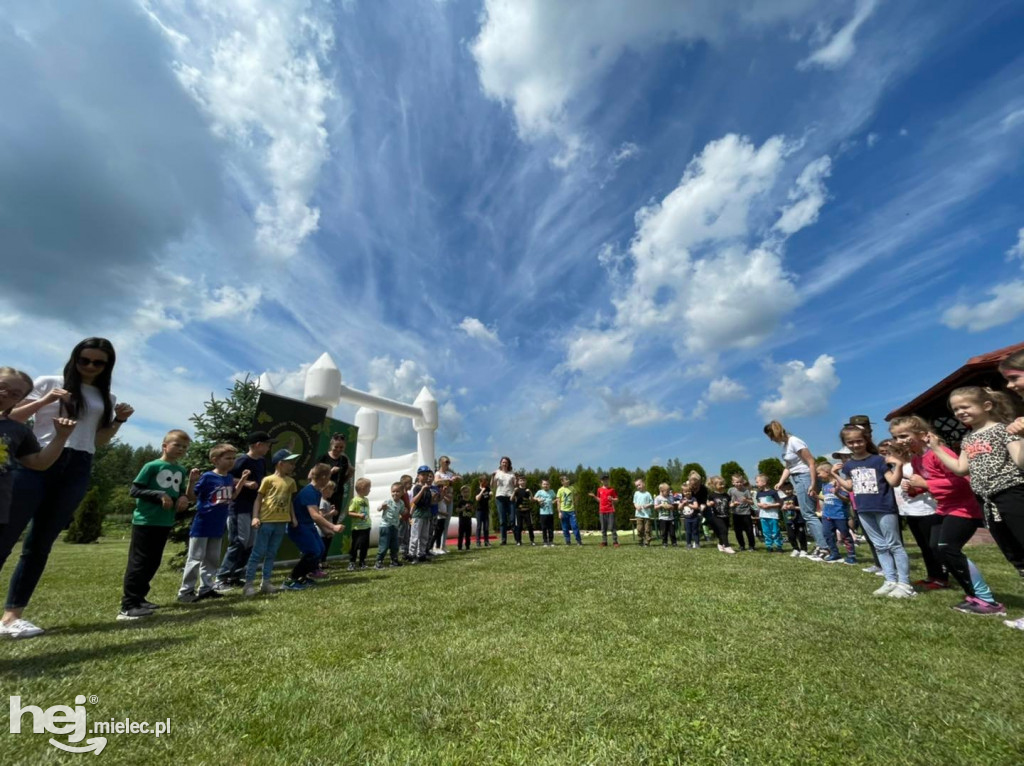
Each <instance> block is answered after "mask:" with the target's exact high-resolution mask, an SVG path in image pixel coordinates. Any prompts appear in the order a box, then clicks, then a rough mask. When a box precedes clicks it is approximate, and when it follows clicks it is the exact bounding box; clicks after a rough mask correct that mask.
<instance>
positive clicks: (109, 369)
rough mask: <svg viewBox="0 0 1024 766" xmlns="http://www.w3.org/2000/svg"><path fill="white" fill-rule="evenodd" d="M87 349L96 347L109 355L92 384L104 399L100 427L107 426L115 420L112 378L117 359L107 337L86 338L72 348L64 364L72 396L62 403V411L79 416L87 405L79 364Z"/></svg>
mask: <svg viewBox="0 0 1024 766" xmlns="http://www.w3.org/2000/svg"><path fill="white" fill-rule="evenodd" d="M85 349H95V350H97V351H102V352H103V353H104V354H106V355H107V363H106V364H105V365H104V367H103V369H102V370H100V373H99V375H97V376H96V379H95V380H93V382H92V385H94V386H96V388H98V389H99V391H100V397H101V398H102V399H103V418H102V419H101V420H100V426H99V427H100V428H106V427H107V426H109V425H110V423H111V422H112V421H113V420H114V408H113V407H111V406H110V378H111V376H113V374H114V362H115V361H117V355H116V354H115V353H114V346H113V344H112V343H111V342H110V341H109V340H107V339H106V338H86V339H85V340H83V341H82V342H81V343H79V344H78V345H77V346H75V347H74V349H72V351H71V358H70V359H68V363H67V364H65V365H64V388H66V389H67V390H68V391H69V392H70V394H71V396H70V398H69V400H68V401H67V402H62V403H61V405H60V409H61V413H62V414H66V415H67V416H68V417H70V418H78V417H79V416H80V415H81V414H82V412H84V411H85V408H86V407H87V405H86V403H85V398H84V397H83V396H82V376H81V374H80V373H79V372H78V364H77V363H78V356H79V354H81V353H82V351H84V350H85Z"/></svg>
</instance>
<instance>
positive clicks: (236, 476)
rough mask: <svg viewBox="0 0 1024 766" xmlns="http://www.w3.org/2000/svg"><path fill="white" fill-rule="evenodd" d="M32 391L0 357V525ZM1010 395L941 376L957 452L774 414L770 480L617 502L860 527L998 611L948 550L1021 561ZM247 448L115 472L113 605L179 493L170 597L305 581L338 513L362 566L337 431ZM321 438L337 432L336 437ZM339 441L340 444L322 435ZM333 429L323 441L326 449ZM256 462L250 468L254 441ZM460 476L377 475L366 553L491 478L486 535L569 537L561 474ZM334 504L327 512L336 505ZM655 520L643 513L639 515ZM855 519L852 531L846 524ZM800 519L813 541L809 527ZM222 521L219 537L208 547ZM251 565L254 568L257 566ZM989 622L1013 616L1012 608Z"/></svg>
mask: <svg viewBox="0 0 1024 766" xmlns="http://www.w3.org/2000/svg"><path fill="white" fill-rule="evenodd" d="M1000 370H1001V372H1002V374H1003V375H1004V377H1005V378H1006V380H1007V384H1008V388H1009V390H1011V391H1013V392H1015V393H1017V394H1018V395H1020V396H1021V397H1024V352H1020V353H1017V354H1014V355H1011V356H1010V357H1009V358H1008V359H1007V360H1006V361H1004V362H1003V364H1002V365H1001V367H1000ZM31 391H32V381H31V379H29V378H28V376H26V375H24V374H23V373H20V372H18V371H16V370H12V369H10V368H0V446H2V447H3V451H2V452H0V457H2V458H3V459H2V461H0V529H2V525H3V524H4V523H5V522H6V519H7V514H8V510H9V508H10V507H11V504H12V502H16V501H17V498H16V497H12V494H13V493H12V489H11V484H12V482H11V475H12V469H13V468H15V467H18V470H27V471H41V470H44V469H46V468H47V467H48V466H49V465H50V464H51V463H53V461H54V460H56V459H57V458H58V457H59V456H60V454H61V450H62V447H63V444H64V442H65V441H66V439H67V438H68V435H69V434H70V433H72V431H73V429H74V428H75V421H74V420H70V419H67V418H62V417H59V418H55V419H53V421H52V423H49V424H47V425H48V428H49V430H50V432H51V433H50V437H49V440H48V443H47V444H45V445H40V443H39V442H38V440H37V439H36V437H35V436H34V434H33V431H32V430H31V429H29V428H28V427H27V426H25V425H23V424H22V423H20V422H17V421H16V420H13V419H11V418H10V417H9V415H10V414H11V412H12V411H13V410H14V407H15V405H17V404H18V402H20V401H21V400H22V399H24V398H25V397H26V396H28V395H29V393H30V392H31ZM1014 404H1015V403H1014V401H1013V400H1012V399H1011V398H1010V397H1009V396H1008V395H1007V394H1006V393H1004V392H1000V391H993V390H991V389H988V388H979V387H966V388H958V389H956V390H955V391H953V392H952V394H951V395H950V397H949V405H950V409H951V410H952V412H953V414H954V416H955V417H956V418H957V420H958V421H959V422H960V423H961V424H963V426H964V427H966V428H967V429H968V431H967V434H966V436H965V437H964V438H963V442H962V447H961V451H960V452H959V454H958V453H956V452H954V451H953V450H951V449H950V448H949V447H948V446H947V445H945V444H944V443H943V441H942V439H941V438H940V437H939V436H938V434H937V433H936V432H935V431H934V430H933V429H932V428H931V427H930V426H929V425H928V423H926V422H925V421H924V420H923V419H921V418H919V417H916V416H911V417H899V418H895V419H894V420H893V421H892V422H891V423H890V433H891V438H890V439H886V440H884V441H882V442H881V443H880V444H878V445H877V446H876V444H875V442H874V436H873V433H872V427H871V424H870V422H868V420H867V418H864V417H858V418H852V419H851V420H850V422H849V423H847V424H846V425H845V426H844V427H843V428H842V429H841V431H840V433H839V437H840V441H841V442H842V445H843V446H842V448H841V449H839V450H837V451H836V452H834V453H833V454H832V461H831V462H828V463H823V464H817V463H816V462H815V461H814V459H813V457H812V456H811V454H810V451H809V450H808V449H807V446H806V444H804V443H803V442H802V441H801V440H799V439H797V438H796V437H794V436H792V435H790V434H788V433H787V432H786V431H785V429H784V428H783V427H782V425H781V424H780V423H778V422H775V421H773V422H772V423H770V424H768V425H767V426H765V433H766V435H768V436H769V438H771V439H772V440H773V441H774V442H776V443H778V444H779V445H780V446H781V447H782V448H783V461H784V466H785V470H784V471H783V473H782V476H781V477H780V478H779V480H778V481H776V482H774V483H773V482H772V481H771V480H770V479H769V477H767V476H765V475H759V476H757V477H755V480H754V486H753V487H751V486H750V485H749V484H748V480H747V478H746V477H745V476H743V475H742V474H735V475H733V476H732V477H731V482H730V483H731V486H730V487H728V488H727V487H726V482H725V481H724V480H723V478H722V477H720V476H712V477H710V478H708V480H707V482H706V486H705V482H704V481H703V478H702V477H701V476H700V475H699V474H697V473H692V474H690V476H688V477H687V479H686V481H685V482H684V483H683V485H682V486H681V487H680V488H679V490H678V491H676V492H673V490H672V488H671V487H670V486H669V485H668V484H661V485H659V486H658V487H657V494H656V495H652V493H651V492H650V491H648V489H647V487H646V486H645V483H644V481H643V480H642V479H638V480H637V481H636V482H635V491H634V493H633V498H632V507H633V511H634V513H635V517H634V521H635V523H636V536H637V541H638V545H639V546H640V547H641V548H649V547H651V545H652V541H653V540H657V541H658V542H659V543H660V546H661V547H663V548H667V547H679V540H680V538H682V539H683V540H684V544H685V547H687V548H689V549H698V548H700V547H701V544H702V541H706V540H713V541H714V543H715V544H716V545H717V548H718V550H719V551H721V552H722V553H724V554H729V555H733V554H735V553H737V549H736V548H734V547H733V546H732V544H731V541H730V537H729V530H730V528H731V529H732V530H733V533H734V535H735V538H736V543H737V548H738V550H739V551H744V552H749V551H755V550H756V549H757V541H758V540H760V541H761V542H762V544H763V548H764V550H765V551H767V552H768V553H782V552H783V550H784V543H783V530H785V533H786V537H787V538H788V544H789V547H790V551H791V553H790V555H791V556H792V557H794V558H803V559H805V560H808V561H814V562H822V563H829V564H831V563H841V564H846V565H855V564H857V548H858V546H860V545H863V544H867V546H868V547H869V548H870V549H871V555H872V558H873V564H872V565H871V566H869V567H867V568H866V569H865V570H864V571H868V572H872V573H875V574H879V575H880V576H881V577H882V578H883V583H882V585H881V586H880V587H879V588H878V589H877V590H875V591H874V593H875V595H878V596H887V597H891V598H898V599H907V598H912V597H914V596H916V595H917V594H918V592H920V591H924V590H943V589H946V588H949V587H951V586H950V578H952V579H953V580H955V582H956V584H957V585H958V586H959V587H960V588H961V589H962V590H963V591H964V598H963V601H962V602H960V603H958V604H956V605H954V607H953V608H955V609H957V610H958V611H961V612H965V613H969V614H979V615H1000V616H1004V615H1005V613H1006V612H1005V608H1004V607H1003V605H1002V604H1001V603H1000V602H999V601H998V600H997V599H996V598H995V596H994V595H993V593H992V591H991V589H990V588H989V586H988V584H987V582H986V580H985V578H984V577H983V576H982V574H981V572H980V571H979V569H978V567H977V566H976V565H975V564H974V563H973V562H972V561H971V560H970V559H969V558H968V557H967V556H966V555H965V553H964V546H965V544H966V543H967V542H968V541H969V540H970V538H971V537H972V535H973V534H974V532H975V531H976V530H977V529H979V528H980V527H982V526H986V527H987V528H988V529H989V530H990V532H991V534H992V537H993V538H994V539H995V541H996V543H997V544H998V546H999V548H1000V550H1001V551H1002V553H1003V554H1004V556H1005V557H1006V559H1007V560H1008V561H1009V562H1010V564H1011V565H1012V566H1014V567H1015V568H1016V570H1017V571H1018V572H1019V573H1020V574H1021V576H1022V577H1024V439H1022V434H1024V418H1015V417H1014ZM247 441H248V451H247V452H246V453H245V454H243V455H241V456H240V455H239V454H238V450H237V449H236V447H234V446H232V445H230V444H218V445H216V446H215V447H213V448H212V449H211V450H210V451H209V455H208V458H209V462H210V464H211V466H212V468H211V470H209V471H206V472H201V471H199V470H198V469H193V470H191V471H189V472H186V471H185V469H184V468H182V467H181V465H180V460H181V459H182V458H183V457H184V455H185V453H186V451H187V449H188V447H189V444H190V440H189V436H188V435H187V434H186V433H185V432H183V431H180V430H173V431H170V432H169V433H168V434H167V435H166V436H165V438H164V440H163V444H162V451H161V456H160V458H159V459H157V460H154V461H151V462H149V463H147V464H146V465H145V466H143V468H142V469H141V471H140V472H139V474H138V476H137V477H136V479H135V481H134V482H133V484H132V487H131V496H132V497H133V498H135V500H136V508H135V513H134V515H133V519H132V535H131V542H130V546H129V551H128V561H127V565H126V568H125V573H124V579H123V595H122V600H121V608H120V612H119V614H118V619H123V620H136V619H142V618H145V617H149V616H150V615H152V614H153V613H154V611H155V610H156V609H158V606H157V605H156V604H154V603H152V602H151V601H149V600H148V595H149V590H150V583H151V581H152V579H153V576H154V575H155V573H156V571H157V569H158V567H159V565H160V562H161V558H162V555H163V552H164V548H165V545H166V542H167V539H168V534H169V531H170V528H171V527H172V526H173V524H174V520H175V516H176V514H177V513H180V512H182V511H184V510H186V509H187V508H188V507H189V506H190V505H191V504H193V503H194V504H195V509H196V512H195V515H194V518H193V520H192V524H191V528H190V533H189V544H188V554H187V560H186V563H185V568H184V573H183V576H182V580H181V586H180V589H179V591H178V600H179V601H181V602H183V603H192V602H197V601H202V600H205V599H209V598H220V597H221V595H222V594H223V593H226V592H229V591H231V590H232V589H233V588H236V587H241V588H242V593H243V594H244V595H245V596H249V597H251V596H255V595H256V594H257V593H273V592H275V591H278V590H282V589H284V590H296V591H297V590H305V589H308V588H310V587H312V586H313V585H315V583H316V580H317V579H319V578H322V577H324V576H326V572H325V568H326V566H327V564H326V551H327V547H328V545H329V543H330V537H331V536H332V535H337V534H339V533H341V532H342V531H343V530H344V529H345V528H346V527H348V528H349V529H350V531H351V548H350V550H349V563H348V569H349V570H350V571H351V570H361V569H366V568H367V556H368V552H369V542H370V536H371V531H372V528H373V522H372V520H371V508H370V503H369V500H368V496H369V493H370V489H371V484H370V481H369V480H368V479H366V478H360V479H359V480H357V481H356V482H355V486H354V489H355V493H354V496H353V498H352V500H351V502H350V503H349V504H348V506H347V507H346V508H344V509H339V508H337V507H336V502H338V498H341V497H343V493H342V492H339V491H338V487H339V485H343V484H344V483H345V482H346V481H347V480H348V478H349V477H350V475H351V468H350V466H349V465H348V463H347V460H345V461H342V460H341V455H340V453H339V451H338V450H339V449H340V450H343V447H344V439H343V437H341V436H340V435H336V436H335V438H334V439H333V440H332V452H329V453H328V454H327V455H325V456H324V458H323V461H322V462H317V463H316V464H315V465H314V467H313V468H312V469H311V470H310V472H309V475H308V477H307V478H308V484H306V486H304V487H303V488H302V489H301V490H300V489H299V486H298V484H297V482H296V480H295V477H294V476H293V474H294V471H295V465H296V461H297V460H298V459H299V457H300V456H299V455H297V454H294V453H291V452H289V451H288V450H284V449H281V450H277V451H276V452H273V453H272V454H271V453H270V450H271V448H272V442H271V439H270V437H269V435H268V434H267V433H266V432H262V431H257V432H254V433H252V434H250V436H249V437H248V439H247ZM335 442H337V444H336V443H335ZM338 445H340V447H339V446H338ZM336 447H337V449H336ZM268 455H269V456H270V457H269V464H270V469H271V470H270V473H268V474H266V475H264V474H265V471H266V468H265V466H266V463H267V459H266V458H267V456H268ZM461 478H462V477H460V476H458V475H457V474H455V473H453V472H452V471H451V461H450V459H448V458H447V457H442V458H441V460H440V461H439V466H438V469H437V470H436V471H435V470H434V469H433V468H432V467H431V466H426V465H424V466H420V468H419V469H418V471H417V474H416V476H415V478H414V477H411V476H403V477H402V478H401V480H400V481H399V482H396V483H394V484H392V485H391V487H390V495H389V497H388V499H386V500H385V501H384V502H382V503H381V504H380V505H379V506H378V507H377V508H376V511H378V512H379V514H380V520H379V529H378V532H379V543H378V549H377V555H376V561H375V563H374V568H375V569H382V568H384V566H385V559H388V558H389V559H390V566H392V567H400V566H402V564H403V559H404V563H408V564H420V563H426V562H429V561H431V560H432V559H433V558H434V557H436V556H440V555H443V554H445V553H446V552H447V551H446V544H447V530H448V527H449V522H450V519H451V518H453V517H454V518H457V519H458V543H457V547H458V550H459V551H469V550H470V549H471V545H472V543H473V540H472V537H473V521H474V518H475V520H476V522H477V523H476V541H475V544H476V547H477V548H481V547H484V548H487V547H490V546H491V537H490V534H489V520H490V503H491V499H492V485H493V486H494V487H495V490H494V493H495V498H496V500H497V501H499V502H497V505H498V510H499V523H500V544H501V545H506V544H508V543H509V540H508V534H507V533H508V531H512V535H513V543H514V544H515V545H517V546H522V545H524V544H525V543H526V542H529V544H530V545H531V546H536V545H537V544H538V543H537V540H536V536H535V525H534V512H535V511H536V513H537V520H538V521H539V525H538V526H539V529H540V533H541V534H540V538H541V539H540V544H541V545H542V546H544V547H553V546H554V545H555V542H554V537H555V517H556V516H557V518H558V521H559V523H560V527H561V532H562V537H563V539H564V544H565V546H573V545H577V546H580V545H583V539H582V536H581V534H580V530H579V525H578V523H577V519H576V508H577V501H578V490H577V488H576V487H575V486H574V485H573V481H572V477H570V476H568V475H563V476H561V477H560V484H561V486H560V487H559V488H558V490H557V491H553V490H552V488H551V487H550V485H549V483H548V481H547V480H544V481H542V482H541V485H540V488H539V489H538V490H537V491H536V492H532V491H531V490H530V489H529V488H528V487H527V481H526V479H525V478H524V477H523V476H521V475H517V474H515V473H514V472H513V470H512V464H511V461H510V460H509V459H508V458H507V457H505V458H502V460H501V463H500V465H499V469H498V471H496V472H495V473H494V474H493V475H492V476H484V477H482V478H481V479H480V480H479V482H478V484H477V486H476V487H473V488H471V487H470V486H462V487H461V488H460V492H459V493H458V494H457V496H456V495H455V493H454V488H455V486H456V484H457V482H459V480H460V479H461ZM589 496H590V497H592V498H593V499H595V500H596V501H597V503H598V511H599V517H600V534H601V542H600V543H599V545H600V546H601V547H607V546H608V545H609V539H608V538H609V537H611V540H610V544H611V546H612V547H614V548H617V547H619V539H618V530H617V529H616V525H615V510H616V506H617V505H618V503H620V502H622V499H621V498H619V497H618V494H617V493H616V490H615V489H614V488H613V487H611V486H610V481H609V477H608V476H607V475H604V476H602V477H601V486H600V487H599V488H598V489H597V491H596V492H595V493H589ZM339 516H340V521H339V520H338V519H339ZM901 518H902V519H905V520H906V525H907V527H908V528H909V530H910V532H911V534H912V535H913V537H914V539H915V541H916V542H917V545H918V547H919V548H920V550H921V555H922V559H923V562H924V565H925V569H926V577H924V578H922V579H919V580H917V581H914V582H912V581H911V574H910V560H909V557H908V555H907V551H906V548H905V547H904V544H903V525H902V524H901ZM655 521H657V525H656V526H655V524H654V522H655ZM858 528H859V529H861V530H862V531H863V537H859V536H858V535H857V533H856V530H857V529H858ZM808 531H810V533H811V538H812V543H813V544H812V545H811V546H810V547H809V545H808ZM225 534H227V537H228V548H227V552H226V553H225V555H224V556H223V558H222V557H221V549H222V544H223V541H224V538H225ZM285 537H288V538H289V539H290V540H291V541H292V542H293V543H294V544H295V547H296V548H297V550H298V552H299V559H298V561H297V562H296V563H295V564H294V566H293V567H292V568H291V571H290V572H289V574H288V576H287V577H286V579H285V580H284V582H283V584H282V585H281V586H275V585H274V584H273V583H272V581H271V580H272V574H273V567H274V562H275V559H276V557H277V554H278V550H279V548H280V546H281V544H282V542H283V541H284V539H285ZM257 575H259V576H260V578H259V580H260V581H259V583H258V584H257ZM1005 624H1006V625H1008V626H1010V627H1013V628H1017V629H1020V630H1024V618H1019V619H1016V620H1006V621H1005Z"/></svg>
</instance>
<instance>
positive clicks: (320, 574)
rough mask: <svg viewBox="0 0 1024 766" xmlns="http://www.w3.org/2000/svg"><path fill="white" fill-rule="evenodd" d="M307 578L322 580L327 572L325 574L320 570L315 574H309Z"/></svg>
mask: <svg viewBox="0 0 1024 766" xmlns="http://www.w3.org/2000/svg"><path fill="white" fill-rule="evenodd" d="M309 576H310V577H313V578H315V579H317V580H322V579H323V578H325V577H327V572H325V571H324V570H322V569H318V570H316V571H315V572H310V573H309Z"/></svg>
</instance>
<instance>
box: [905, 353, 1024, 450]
mask: <svg viewBox="0 0 1024 766" xmlns="http://www.w3.org/2000/svg"><path fill="white" fill-rule="evenodd" d="M1021 350H1024V343H1018V344H1016V345H1014V346H1007V347H1006V348H1001V349H998V350H996V351H991V352H989V353H987V354H982V355H980V356H973V357H971V358H970V359H968V360H967V363H966V364H965V365H964V366H963V367H961V368H960V369H959V370H957V371H956V372H953V373H951V374H950V375H947V376H946V377H945V378H943V379H942V380H940V381H939V382H938V383H936V384H935V385H934V386H932V387H931V388H929V389H928V390H927V391H925V392H924V393H923V394H920V395H919V396H917V397H916V398H915V399H913V400H912V401H910V402H907V403H906V404H904V405H903V406H902V407H898V408H897V409H895V410H893V411H892V412H890V413H889V414H888V415H886V416H885V419H886V420H887V421H888V420H892V419H893V418H897V417H900V416H901V415H920V416H921V417H922V418H924V419H925V420H927V421H928V422H929V423H931V424H932V426H934V427H935V429H936V430H937V431H938V433H939V435H940V436H942V438H943V439H945V440H946V443H947V444H948V445H949V446H950V447H952V448H953V449H959V447H960V440H961V439H962V438H963V436H964V434H965V433H966V432H967V429H966V428H964V427H963V426H962V425H961V424H960V421H958V420H957V419H956V418H954V417H953V414H952V413H951V412H950V411H949V406H948V404H947V401H946V400H947V399H948V398H949V394H950V392H951V391H952V390H953V389H954V388H960V387H961V386H988V387H989V388H997V389H1005V388H1006V381H1005V380H1004V379H1003V376H1002V375H1000V374H999V369H998V368H999V363H1000V362H1001V361H1003V360H1004V359H1006V357H1008V356H1009V355H1010V354H1013V353H1015V352H1017V351H1021Z"/></svg>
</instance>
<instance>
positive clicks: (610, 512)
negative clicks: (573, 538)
mask: <svg viewBox="0 0 1024 766" xmlns="http://www.w3.org/2000/svg"><path fill="white" fill-rule="evenodd" d="M609 481H610V480H609V478H608V474H605V475H604V476H602V477H601V486H600V487H598V488H597V494H596V495H595V494H594V493H593V492H591V493H590V496H591V497H592V498H594V499H595V500H596V501H597V504H598V505H597V510H598V515H599V516H600V517H601V547H602V548H607V547H608V533H609V532H611V533H612V545H614V546H615V547H616V548H618V547H619V533H618V532H617V531H616V530H615V504H616V503H617V502H618V501H619V494H618V492H616V491H615V490H614V489H613V488H612V487H610V486H609Z"/></svg>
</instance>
